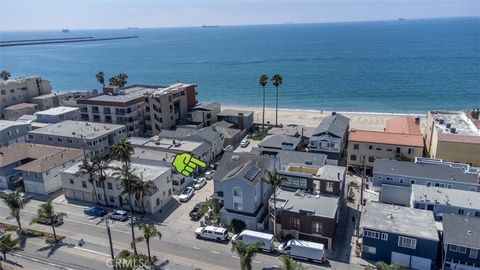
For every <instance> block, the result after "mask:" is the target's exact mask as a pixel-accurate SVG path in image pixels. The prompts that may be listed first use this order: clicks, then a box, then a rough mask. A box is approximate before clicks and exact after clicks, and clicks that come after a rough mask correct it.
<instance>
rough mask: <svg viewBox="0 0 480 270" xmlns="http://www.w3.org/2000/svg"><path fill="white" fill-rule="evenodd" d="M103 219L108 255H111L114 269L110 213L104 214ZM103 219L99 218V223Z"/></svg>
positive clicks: (114, 268) (114, 269)
mask: <svg viewBox="0 0 480 270" xmlns="http://www.w3.org/2000/svg"><path fill="white" fill-rule="evenodd" d="M103 219H104V220H105V225H106V227H107V234H108V243H109V244H110V256H111V257H112V266H113V270H116V264H115V254H114V252H113V242H112V232H111V231H110V214H108V215H106V216H105V217H104V218H103ZM102 221H103V220H100V221H99V222H98V223H97V225H98V224H99V223H101V222H102Z"/></svg>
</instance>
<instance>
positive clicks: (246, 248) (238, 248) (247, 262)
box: [232, 241, 263, 270]
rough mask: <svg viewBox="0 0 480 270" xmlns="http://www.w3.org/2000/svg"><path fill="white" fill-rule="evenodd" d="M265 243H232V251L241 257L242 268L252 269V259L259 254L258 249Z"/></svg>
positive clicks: (243, 269)
mask: <svg viewBox="0 0 480 270" xmlns="http://www.w3.org/2000/svg"><path fill="white" fill-rule="evenodd" d="M262 244H263V243H260V242H258V243H255V244H245V243H243V242H242V241H236V242H235V243H233V244H232V251H235V252H236V253H237V254H238V257H240V269H241V270H252V261H253V259H254V258H255V255H257V252H258V249H259V248H260V247H261V246H262Z"/></svg>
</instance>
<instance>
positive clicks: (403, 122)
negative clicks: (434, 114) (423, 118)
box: [385, 116, 422, 135]
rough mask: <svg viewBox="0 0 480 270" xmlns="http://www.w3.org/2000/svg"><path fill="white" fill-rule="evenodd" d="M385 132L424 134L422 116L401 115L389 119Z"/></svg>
mask: <svg viewBox="0 0 480 270" xmlns="http://www.w3.org/2000/svg"><path fill="white" fill-rule="evenodd" d="M385 132H389V133H402V134H417V135H419V134H422V132H421V131H420V117H418V116H417V117H412V116H399V117H394V118H390V119H387V121H386V123H385Z"/></svg>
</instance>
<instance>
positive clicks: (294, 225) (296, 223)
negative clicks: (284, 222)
mask: <svg viewBox="0 0 480 270" xmlns="http://www.w3.org/2000/svg"><path fill="white" fill-rule="evenodd" d="M290 228H291V229H293V230H299V229H300V219H299V218H294V217H292V218H290Z"/></svg>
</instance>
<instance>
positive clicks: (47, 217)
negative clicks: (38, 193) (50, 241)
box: [30, 199, 67, 242]
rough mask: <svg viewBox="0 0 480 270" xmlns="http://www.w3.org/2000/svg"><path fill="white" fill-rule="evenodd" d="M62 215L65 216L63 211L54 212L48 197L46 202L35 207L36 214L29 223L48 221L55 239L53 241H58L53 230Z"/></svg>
mask: <svg viewBox="0 0 480 270" xmlns="http://www.w3.org/2000/svg"><path fill="white" fill-rule="evenodd" d="M64 217H67V214H66V213H64V212H55V209H54V208H53V204H52V199H49V200H48V201H47V202H46V203H42V204H40V206H39V207H38V209H37V215H36V216H35V217H34V218H33V219H32V220H31V221H30V224H33V223H41V222H45V221H48V223H50V226H52V231H53V238H54V239H55V242H58V239H57V233H56V232H55V224H56V223H57V222H58V221H60V220H62V219H63V218H64Z"/></svg>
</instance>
